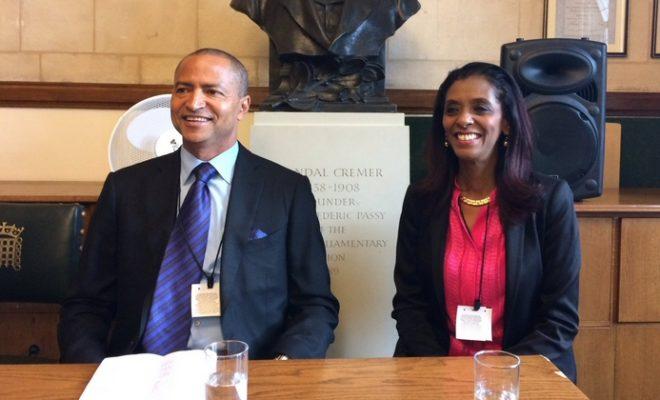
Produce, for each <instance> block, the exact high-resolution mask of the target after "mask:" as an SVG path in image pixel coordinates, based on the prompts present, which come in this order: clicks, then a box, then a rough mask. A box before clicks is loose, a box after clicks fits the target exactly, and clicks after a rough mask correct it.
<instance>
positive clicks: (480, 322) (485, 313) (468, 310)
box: [456, 306, 493, 342]
mask: <svg viewBox="0 0 660 400" xmlns="http://www.w3.org/2000/svg"><path fill="white" fill-rule="evenodd" d="M492 320H493V310H492V309H491V308H488V307H483V306H482V307H479V309H478V310H475V309H474V307H472V306H458V307H457V310H456V339H460V340H478V341H481V342H489V341H492V340H493V329H492V328H493V324H492Z"/></svg>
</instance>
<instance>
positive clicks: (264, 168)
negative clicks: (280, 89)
mask: <svg viewBox="0 0 660 400" xmlns="http://www.w3.org/2000/svg"><path fill="white" fill-rule="evenodd" d="M180 162H181V160H180V154H179V152H178V151H177V152H175V153H172V154H169V155H166V156H162V157H158V158H155V159H152V160H149V161H146V162H143V163H140V164H138V165H135V166H131V167H128V168H125V169H123V170H119V171H117V172H115V173H110V175H109V176H108V178H107V180H106V182H105V185H104V187H103V191H102V193H101V196H100V198H99V202H98V207H97V209H96V212H95V214H94V218H93V221H92V223H91V226H90V230H89V234H88V236H87V240H86V243H85V248H84V250H83V253H82V258H81V264H80V269H81V270H80V276H79V279H78V280H77V281H76V282H75V283H74V288H73V290H72V295H71V296H70V297H69V298H68V299H66V300H65V302H64V303H63V306H62V311H61V322H60V326H59V342H60V351H61V357H62V361H65V362H98V361H100V360H101V359H102V358H103V357H106V356H114V355H121V354H129V353H134V352H140V351H141V345H140V343H141V338H142V334H143V333H144V327H145V325H146V321H147V317H148V314H149V310H150V307H151V301H152V296H153V292H154V289H155V285H156V278H157V276H158V270H159V268H160V264H161V261H162V258H163V255H164V252H165V247H166V245H167V242H168V239H169V235H170V232H171V230H172V227H173V224H174V221H175V218H176V204H177V196H178V193H179V171H180ZM257 230H261V231H262V232H265V233H266V234H267V236H266V237H263V238H259V239H255V238H256V237H260V236H261V235H255V232H256V231H257ZM325 256H326V255H325V247H324V242H323V238H322V237H321V233H320V228H319V223H318V219H317V216H316V212H315V201H314V197H313V195H312V192H311V187H310V184H309V180H308V179H307V178H306V177H304V176H302V175H299V174H297V173H295V172H293V171H290V170H287V169H285V168H283V167H281V166H279V165H277V164H275V163H272V162H270V161H268V160H266V159H263V158H261V157H258V156H256V155H254V154H252V153H250V152H249V151H247V150H246V149H245V148H243V147H242V146H241V147H240V150H239V153H238V158H237V160H236V167H235V171H234V177H233V180H232V187H231V193H230V198H229V205H228V210H227V219H226V224H225V238H224V245H223V250H222V259H221V262H222V264H221V278H220V280H221V284H220V285H219V286H221V295H222V301H221V303H222V317H220V320H221V322H220V323H221V326H222V331H223V335H224V337H225V338H227V339H239V340H243V341H245V342H247V343H248V344H249V346H250V353H249V354H250V357H251V358H270V357H273V356H275V355H276V354H278V353H282V354H286V355H288V356H290V357H293V358H306V357H324V356H325V352H326V349H327V347H328V345H329V344H330V343H331V342H332V341H333V338H334V336H333V330H334V328H335V326H336V325H337V313H338V310H339V304H338V302H337V300H336V299H335V297H334V296H333V295H332V294H331V292H330V278H329V274H328V269H327V264H326V258H325Z"/></svg>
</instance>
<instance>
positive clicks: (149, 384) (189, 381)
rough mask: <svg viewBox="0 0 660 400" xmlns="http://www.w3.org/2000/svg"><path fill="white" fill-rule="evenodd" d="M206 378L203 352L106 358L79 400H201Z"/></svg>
mask: <svg viewBox="0 0 660 400" xmlns="http://www.w3.org/2000/svg"><path fill="white" fill-rule="evenodd" d="M208 376H209V366H208V365H207V364H206V361H205V357H204V352H203V351H202V350H187V351H177V352H174V353H171V354H168V355H166V356H159V355H156V354H132V355H127V356H121V357H109V358H106V359H104V360H103V362H101V364H100V365H99V367H98V368H97V369H96V372H94V376H92V379H91V380H90V381H89V383H88V384H87V387H86V388H85V391H84V392H83V394H82V396H81V397H80V400H106V399H107V400H116V399H121V400H131V399H136V400H137V399H140V400H152V399H153V400H156V399H159V400H170V399H171V400H174V399H189V400H204V397H205V395H204V384H205V382H206V379H207V378H208Z"/></svg>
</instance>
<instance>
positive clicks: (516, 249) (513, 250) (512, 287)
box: [503, 223, 525, 347]
mask: <svg viewBox="0 0 660 400" xmlns="http://www.w3.org/2000/svg"><path fill="white" fill-rule="evenodd" d="M524 236H525V225H524V224H520V223H518V224H515V225H512V226H510V227H508V228H506V289H505V290H506V301H505V305H504V338H503V342H504V343H503V344H504V346H505V347H507V346H508V339H507V337H508V336H509V335H508V333H509V332H511V329H509V328H510V327H511V326H512V325H511V323H512V318H513V317H514V316H513V314H514V312H515V311H514V307H513V305H514V304H516V298H517V296H518V290H519V289H520V275H521V272H522V271H521V269H522V267H523V249H524Z"/></svg>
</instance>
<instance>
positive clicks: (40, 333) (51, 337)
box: [0, 303, 60, 361]
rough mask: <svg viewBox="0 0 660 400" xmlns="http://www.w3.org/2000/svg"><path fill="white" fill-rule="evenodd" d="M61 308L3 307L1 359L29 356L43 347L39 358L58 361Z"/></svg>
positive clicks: (26, 304)
mask: <svg viewBox="0 0 660 400" xmlns="http://www.w3.org/2000/svg"><path fill="white" fill-rule="evenodd" d="M59 312H60V306H59V305H57V304H31V303H0V335H1V336H2V339H0V359H1V358H2V356H16V357H26V356H28V353H29V349H30V346H32V345H36V346H38V347H39V353H38V354H36V355H35V356H36V357H38V358H40V359H48V360H52V361H57V360H58V359H59V358H60V351H59V348H58V346H57V323H58V322H59V319H60V315H59Z"/></svg>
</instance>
